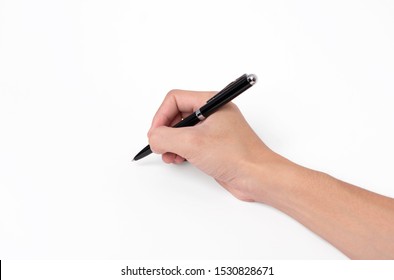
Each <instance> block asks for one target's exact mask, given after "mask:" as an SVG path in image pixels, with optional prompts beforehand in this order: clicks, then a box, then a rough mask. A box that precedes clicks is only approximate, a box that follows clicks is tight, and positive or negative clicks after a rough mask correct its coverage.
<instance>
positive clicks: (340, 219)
mask: <svg viewBox="0 0 394 280" xmlns="http://www.w3.org/2000/svg"><path fill="white" fill-rule="evenodd" d="M213 94H214V92H195V91H183V90H172V91H170V92H169V93H168V94H167V96H166V97H165V99H164V101H163V103H162V104H161V106H160V107H159V109H158V111H157V113H156V114H155V116H154V118H153V121H152V126H151V128H150V130H149V132H148V138H149V144H150V146H151V149H152V151H153V152H154V153H158V154H162V158H163V161H164V162H166V163H175V164H179V163H182V162H184V161H185V160H187V161H188V162H189V163H191V164H193V165H194V166H195V167H197V168H198V169H200V170H202V171H203V172H205V173H206V174H208V175H209V176H211V177H213V178H214V179H215V180H216V181H217V182H218V183H219V184H220V185H222V186H223V187H224V188H226V189H227V190H228V191H229V192H230V193H232V194H233V195H234V196H235V197H237V198H238V199H240V200H243V201H249V202H258V203H265V204H268V205H270V206H272V207H275V208H277V209H278V210H280V211H282V212H284V213H286V214H287V215H289V216H291V217H292V218H294V219H295V220H297V221H299V222H300V223H302V224H303V225H304V226H306V227H307V228H309V229H310V230H311V231H313V232H315V233H316V234H318V235H320V236H321V237H323V238H324V239H326V240H327V241H328V242H330V243H331V244H332V245H334V246H335V247H336V248H338V249H339V250H340V251H342V252H343V253H344V254H345V255H347V256H348V257H349V258H352V259H394V199H392V198H389V197H385V196H382V195H379V194H376V193H373V192H370V191H368V190H365V189H362V188H360V187H357V186H354V185H351V184H349V183H346V182H343V181H340V180H338V179H336V178H334V177H332V176H330V175H328V174H325V173H322V172H319V171H315V170H311V169H308V168H305V167H302V166H300V165H297V164H296V163H293V162H291V161H289V160H287V159H286V158H284V157H282V156H281V155H279V154H277V153H275V152H274V151H272V150H271V149H270V148H268V147H267V146H266V145H265V144H264V142H263V141H262V140H261V139H260V138H259V137H258V135H256V133H255V132H254V131H253V130H252V128H251V127H250V126H249V124H248V123H247V122H246V120H245V119H244V117H243V116H242V114H241V112H240V111H239V109H238V108H237V107H236V105H234V104H233V103H229V104H227V105H225V106H224V107H223V108H221V109H220V110H219V111H217V112H215V114H212V115H211V116H210V117H209V118H207V119H206V120H204V121H203V122H201V123H200V124H198V125H196V126H194V127H185V128H172V127H171V126H172V125H174V124H175V123H177V122H178V121H180V120H181V118H182V117H185V116H187V115H189V114H191V113H192V112H194V111H195V110H197V109H198V108H200V107H201V106H202V105H204V104H205V102H206V100H208V99H209V98H210V97H212V95H213ZM202 150H203V151H205V152H204V153H201V152H200V151H202Z"/></svg>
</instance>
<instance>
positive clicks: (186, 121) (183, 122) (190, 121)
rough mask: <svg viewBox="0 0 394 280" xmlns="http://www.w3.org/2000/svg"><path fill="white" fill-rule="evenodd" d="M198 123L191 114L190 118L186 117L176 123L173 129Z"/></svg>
mask: <svg viewBox="0 0 394 280" xmlns="http://www.w3.org/2000/svg"><path fill="white" fill-rule="evenodd" d="M199 122H200V120H199V119H198V118H197V116H196V114H191V115H190V116H187V117H186V118H184V119H183V120H181V121H180V122H178V123H177V124H176V125H174V126H173V127H186V126H193V125H196V124H198V123H199Z"/></svg>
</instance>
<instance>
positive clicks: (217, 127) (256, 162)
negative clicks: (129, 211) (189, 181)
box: [148, 90, 283, 201]
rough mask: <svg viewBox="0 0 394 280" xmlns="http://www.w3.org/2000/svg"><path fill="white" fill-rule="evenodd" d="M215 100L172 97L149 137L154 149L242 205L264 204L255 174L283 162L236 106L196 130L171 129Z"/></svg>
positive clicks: (197, 95)
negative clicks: (188, 167)
mask: <svg viewBox="0 0 394 280" xmlns="http://www.w3.org/2000/svg"><path fill="white" fill-rule="evenodd" d="M214 94H215V93H214V92H195V91H183V90H173V91H170V92H169V93H168V94H167V96H166V97H165V99H164V101H163V103H162V104H161V106H160V108H159V109H158V111H157V113H156V114H155V116H154V118H153V121H152V126H151V128H150V130H149V133H148V137H149V143H150V146H151V149H152V151H153V152H154V153H159V154H162V158H163V161H164V162H166V163H181V162H183V161H184V160H187V161H188V162H190V163H191V164H193V165H194V166H196V167H197V168H199V169H200V170H202V171H203V172H205V173H206V174H208V175H210V176H212V177H213V178H214V179H215V180H216V181H217V182H218V183H220V184H221V185H222V186H223V187H225V188H226V189H227V190H229V191H230V192H231V193H232V194H233V195H234V196H236V197H237V198H239V199H241V200H245V201H256V200H259V201H261V200H263V199H260V197H257V196H259V195H261V191H262V190H261V188H262V187H264V186H262V184H261V181H259V182H258V183H257V182H256V183H255V180H254V178H256V175H257V174H256V173H261V172H263V167H264V166H266V167H268V165H272V164H273V163H275V162H278V161H280V160H282V159H283V158H282V157H280V156H279V155H277V154H275V153H274V152H272V151H271V150H270V149H269V148H268V147H267V146H266V145H265V144H264V143H263V142H262V141H261V140H260V138H259V137H258V136H257V135H256V134H255V133H254V131H253V130H252V129H251V127H250V126H249V125H248V123H247V122H246V120H245V119H244V117H243V116H242V114H241V112H240V111H239V109H238V108H237V106H236V105H235V104H233V103H231V102H230V103H228V104H227V105H225V106H223V107H222V108H221V109H220V110H218V111H217V112H215V113H214V114H212V115H211V116H210V117H209V118H207V119H206V120H204V121H203V122H201V123H199V124H198V125H196V126H193V127H183V128H172V126H173V125H174V124H176V123H177V122H179V121H180V120H181V119H182V118H183V117H186V116H188V115H190V114H191V113H192V112H194V111H196V110H197V109H198V108H200V107H201V106H202V105H204V104H205V103H206V101H207V100H208V99H209V98H211V97H212V96H213V95H214ZM262 160H264V161H265V162H267V163H269V164H268V165H267V164H265V163H263V162H262ZM281 162H283V161H281Z"/></svg>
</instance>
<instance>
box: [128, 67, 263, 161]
mask: <svg viewBox="0 0 394 280" xmlns="http://www.w3.org/2000/svg"><path fill="white" fill-rule="evenodd" d="M256 82H257V77H256V75H253V74H250V75H247V74H244V75H242V76H241V77H239V78H238V79H236V80H235V81H234V82H232V83H230V84H229V85H228V86H226V87H225V88H224V89H222V90H221V91H219V92H218V93H217V94H216V95H215V96H213V97H212V98H211V99H209V100H208V101H207V103H206V104H205V105H204V106H202V107H201V108H200V109H198V110H197V111H195V112H194V113H192V114H191V115H189V116H188V117H186V118H184V119H183V120H181V121H180V122H178V123H177V124H176V125H174V126H173V127H185V126H193V125H196V124H197V123H199V122H200V121H203V120H205V118H207V117H208V116H210V115H211V114H212V113H214V112H215V111H217V110H218V109H219V108H220V107H222V106H223V105H225V104H227V103H228V102H230V101H231V100H233V99H234V98H235V97H237V96H238V95H240V94H241V93H243V92H244V91H245V90H247V89H248V88H250V87H251V86H253V85H254V84H255V83H256ZM151 153H152V150H151V149H150V146H149V145H148V146H146V147H145V148H143V149H142V150H141V151H140V152H139V153H138V154H137V155H136V156H135V157H134V159H133V161H135V160H139V159H142V158H144V157H146V156H147V155H149V154H151Z"/></svg>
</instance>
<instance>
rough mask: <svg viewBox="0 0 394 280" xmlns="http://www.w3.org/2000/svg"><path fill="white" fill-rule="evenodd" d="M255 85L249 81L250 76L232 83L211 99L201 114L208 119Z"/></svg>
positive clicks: (244, 76) (202, 108)
mask: <svg viewBox="0 0 394 280" xmlns="http://www.w3.org/2000/svg"><path fill="white" fill-rule="evenodd" d="M252 85H253V83H251V82H250V80H249V79H248V75H246V74H244V75H242V76H241V77H239V78H238V79H237V80H235V81H234V82H232V83H230V84H229V85H228V86H226V87H225V88H224V89H222V90H221V91H220V92H219V93H217V94H216V95H215V96H214V97H212V98H211V99H209V100H208V101H207V103H206V104H205V105H204V106H202V107H201V108H200V112H201V114H202V115H203V116H204V117H206V118H207V117H208V116H209V115H211V114H212V113H214V112H215V111H216V110H218V109H219V108H220V107H222V106H223V105H225V104H226V103H228V102H230V101H231V100H233V99H234V98H235V97H237V96H238V95H240V94H241V93H242V92H244V91H245V90H247V89H248V88H250V87H251V86H252Z"/></svg>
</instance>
